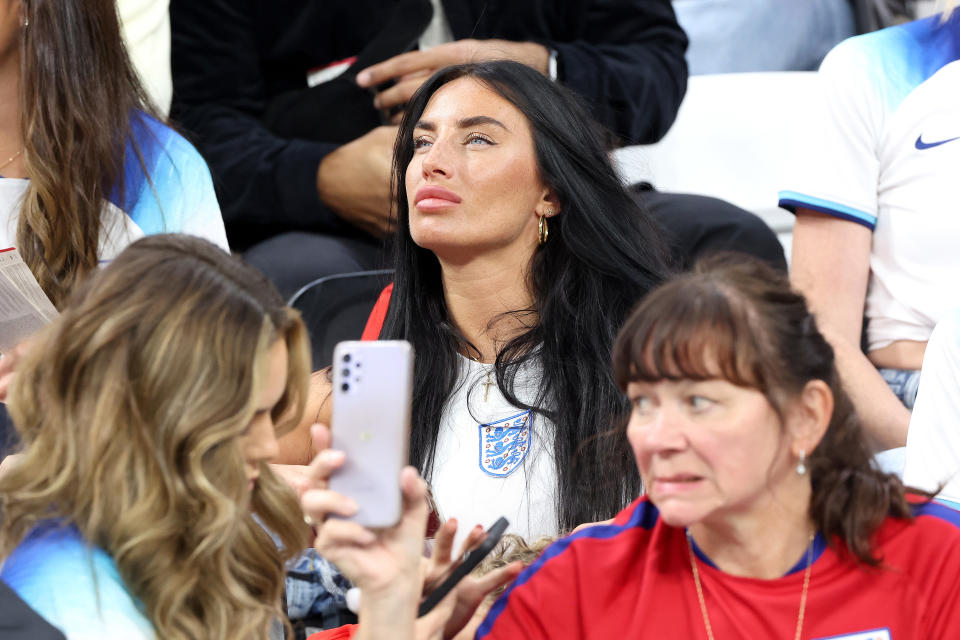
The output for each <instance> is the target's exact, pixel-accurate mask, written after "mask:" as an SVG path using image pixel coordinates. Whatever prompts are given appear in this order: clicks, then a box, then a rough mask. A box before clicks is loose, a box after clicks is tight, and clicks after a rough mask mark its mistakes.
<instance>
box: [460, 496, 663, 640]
mask: <svg viewBox="0 0 960 640" xmlns="http://www.w3.org/2000/svg"><path fill="white" fill-rule="evenodd" d="M659 517H660V512H659V511H658V510H657V508H656V507H655V506H654V505H653V503H651V502H650V501H649V500H642V501H640V502H639V503H638V504H637V506H636V507H635V508H634V510H633V513H632V514H631V515H630V519H629V520H627V522H625V523H624V524H622V525H613V524H606V525H597V526H594V527H587V528H586V529H583V530H582V531H578V532H577V533H574V534H571V535H569V536H567V537H565V538H561V539H560V540H557V541H556V542H554V543H553V544H552V545H550V546H549V547H547V549H546V551H544V552H543V553H542V554H541V555H540V557H539V558H537V559H536V560H535V561H534V562H533V564H531V565H530V566H529V567H527V568H526V569H524V570H523V573H521V574H520V575H519V576H517V579H516V580H514V581H513V584H511V585H510V587H509V588H508V589H507V590H506V591H504V593H503V595H502V596H500V597H499V598H498V599H497V601H496V602H494V603H493V606H492V607H490V611H489V612H488V613H487V617H486V619H485V620H484V621H483V623H482V624H481V625H480V626H479V627H478V628H477V635H476V636H475V638H476V640H481V639H482V638H483V637H485V636H486V635H488V634H489V633H490V632H491V631H492V630H493V625H494V624H496V622H497V618H498V617H500V614H501V613H503V610H504V609H506V608H507V601H508V600H509V599H510V594H511V593H512V592H513V590H514V589H516V588H517V587H521V586H523V585H524V584H526V583H527V581H529V580H530V579H531V578H533V576H534V574H536V573H537V571H539V570H540V569H541V567H543V565H544V564H546V563H547V562H549V561H550V560H553V559H554V558H556V557H557V556H559V555H561V554H562V553H563V552H564V551H566V550H567V549H568V548H569V547H570V545H571V544H573V543H574V542H576V541H578V540H586V539H608V538H614V537H616V536H618V535H620V534H621V533H623V532H624V531H628V530H630V529H634V528H636V527H640V528H642V529H646V530H648V531H649V530H650V529H652V528H653V527H654V525H655V524H656V523H657V519H658V518H659Z"/></svg>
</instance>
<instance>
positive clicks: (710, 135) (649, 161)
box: [614, 71, 819, 259]
mask: <svg viewBox="0 0 960 640" xmlns="http://www.w3.org/2000/svg"><path fill="white" fill-rule="evenodd" d="M818 87H819V84H818V81H817V74H816V72H813V71H809V72H808V71H795V72H769V73H730V74H718V75H703V76H692V77H691V78H690V80H689V83H688V85H687V94H686V97H685V98H684V100H683V104H681V106H680V111H679V113H678V115H677V120H676V122H675V123H674V124H673V127H671V129H670V131H669V132H668V133H667V135H666V136H665V137H664V138H663V140H661V141H660V142H658V143H656V144H652V145H643V146H633V147H625V148H623V149H618V150H617V151H616V152H615V153H614V160H615V161H616V163H617V165H618V167H619V170H620V172H621V175H622V176H623V178H624V180H626V181H627V182H630V183H633V182H638V181H641V180H645V181H647V182H650V183H651V184H653V185H654V186H655V187H656V188H657V189H659V190H660V191H673V192H678V193H695V194H701V195H708V196H714V197H717V198H721V199H723V200H726V201H728V202H731V203H733V204H735V205H737V206H740V207H742V208H744V209H746V210H748V211H751V212H753V213H756V214H757V215H759V216H760V217H761V218H763V220H764V221H765V222H766V223H767V224H768V225H770V227H771V228H772V229H773V230H774V231H775V232H776V233H777V234H778V236H779V237H780V241H781V242H782V243H784V246H785V248H786V250H787V251H788V252H789V249H790V233H791V229H792V228H793V216H792V215H791V214H790V213H788V212H786V211H784V210H783V209H780V208H779V207H778V206H777V193H778V192H779V191H780V190H781V189H784V188H787V187H788V186H789V185H790V184H791V183H792V181H791V180H790V176H791V175H792V174H794V173H795V172H797V171H799V170H800V169H801V168H802V167H803V163H804V162H807V161H809V160H810V158H808V157H806V156H808V155H809V153H808V152H806V151H805V149H806V148H807V146H806V144H805V138H806V136H805V135H804V133H803V131H804V127H805V126H807V123H808V122H809V121H810V116H809V110H810V106H811V105H812V104H813V100H814V99H815V97H816V92H817V91H818ZM788 259H789V253H788Z"/></svg>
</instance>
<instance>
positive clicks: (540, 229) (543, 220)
mask: <svg viewBox="0 0 960 640" xmlns="http://www.w3.org/2000/svg"><path fill="white" fill-rule="evenodd" d="M551 215H553V209H547V215H541V216H540V222H539V224H537V235H538V237H539V238H540V244H546V243H547V236H548V235H550V228H549V226H548V225H547V217H549V216H551Z"/></svg>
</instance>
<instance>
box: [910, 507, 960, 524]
mask: <svg viewBox="0 0 960 640" xmlns="http://www.w3.org/2000/svg"><path fill="white" fill-rule="evenodd" d="M953 504H956V503H950V502H949V501H946V500H933V501H932V502H927V503H922V504H914V505H912V507H913V515H914V517H915V518H919V517H920V516H933V517H934V518H939V519H940V520H945V521H946V522H949V523H950V524H952V525H953V526H955V527H960V511H957V510H956V509H955V508H951V507H950V506H947V505H953Z"/></svg>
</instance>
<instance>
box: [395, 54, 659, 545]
mask: <svg viewBox="0 0 960 640" xmlns="http://www.w3.org/2000/svg"><path fill="white" fill-rule="evenodd" d="M463 77H469V78H472V79H473V80H476V81H477V82H479V83H481V84H483V85H484V86H485V87H487V88H489V89H490V90H491V91H493V92H495V93H497V94H499V95H500V96H502V97H503V98H504V99H506V100H508V101H509V102H510V103H511V104H513V105H514V106H515V107H516V108H517V109H518V110H520V111H521V112H522V113H523V115H524V116H525V117H526V119H527V121H528V123H529V124H530V128H531V131H532V134H533V143H534V151H535V153H536V160H537V166H538V170H539V174H540V179H541V180H542V181H543V182H544V183H545V184H547V185H549V187H550V188H552V189H553V191H554V192H555V193H556V197H557V198H558V200H559V204H560V207H559V208H560V211H561V213H560V214H558V215H557V216H555V217H554V218H551V220H550V235H549V241H548V242H546V243H545V244H543V245H541V246H540V247H539V248H537V249H536V250H535V252H534V255H533V258H532V264H531V268H530V272H529V274H530V275H529V276H528V277H529V281H528V283H527V284H528V287H529V290H530V291H531V292H532V294H533V307H532V308H530V309H517V310H515V311H513V312H512V313H513V314H515V315H526V316H527V317H529V315H530V314H535V317H536V318H537V320H536V322H535V324H534V325H533V326H532V327H530V328H529V330H527V331H525V332H524V333H523V334H521V335H519V336H517V337H516V338H514V339H512V340H510V341H509V342H508V343H507V344H506V345H505V346H504V347H503V349H502V350H501V351H500V353H498V354H497V360H496V376H497V385H498V386H499V388H500V389H501V390H502V392H503V394H504V396H505V397H506V398H507V399H508V400H509V401H510V402H511V403H512V404H514V405H515V406H517V407H520V408H523V409H530V410H532V411H533V412H534V413H535V414H539V415H541V416H544V417H546V418H547V419H549V420H550V421H551V422H552V423H553V424H554V425H555V428H556V432H555V437H554V439H553V440H554V445H553V449H554V451H553V453H554V457H555V460H556V464H557V475H558V485H559V486H558V510H557V512H558V514H559V520H560V522H559V523H558V524H559V526H560V527H561V528H562V529H565V528H570V527H572V526H575V525H577V524H580V523H582V522H588V521H595V520H599V519H604V518H609V517H611V516H612V515H613V514H614V513H616V511H618V510H619V509H620V508H622V507H623V506H624V505H625V504H626V503H627V502H628V501H629V500H631V499H632V498H633V497H634V496H635V495H636V494H637V492H638V491H639V490H640V480H639V474H638V473H637V471H636V465H635V464H634V463H633V458H632V456H631V454H630V449H629V447H628V445H627V442H626V439H625V437H624V435H623V434H622V433H620V432H615V435H610V436H606V437H598V434H602V433H606V432H610V430H611V427H614V426H616V425H618V424H619V423H620V422H622V421H623V420H625V418H626V416H627V415H628V414H629V408H628V406H627V403H626V401H625V400H624V398H623V397H622V395H621V394H620V393H619V392H618V390H617V388H616V385H615V383H614V381H613V376H612V375H611V373H610V366H609V354H610V347H611V345H612V344H613V340H614V337H615V336H616V331H617V328H618V327H619V326H620V324H621V323H622V322H623V320H624V318H626V315H627V313H628V312H629V310H630V308H631V307H632V306H633V305H634V304H635V303H636V301H637V300H638V299H639V298H640V297H642V296H643V295H644V294H645V293H646V292H647V291H649V290H651V289H652V288H653V287H655V286H656V285H657V284H659V283H660V282H661V281H662V279H663V277H664V275H665V272H666V267H665V266H664V265H665V258H664V256H665V255H666V252H665V250H664V248H663V244H662V240H661V232H660V230H659V228H658V226H657V225H656V223H655V221H654V220H653V219H652V218H651V216H650V215H649V214H648V213H646V211H644V210H643V209H641V208H640V206H639V205H638V204H637V203H636V202H635V201H634V200H633V198H632V197H631V195H630V194H629V193H628V192H627V191H626V190H625V189H624V187H623V185H622V183H621V182H620V179H619V177H618V176H617V174H616V172H615V171H614V169H613V167H612V165H611V163H610V159H609V157H608V155H607V152H606V149H605V148H604V140H605V136H604V133H603V131H602V130H601V128H600V127H599V126H598V125H596V124H595V123H594V122H593V121H592V120H591V118H590V117H589V116H588V115H587V112H586V110H585V109H584V108H583V107H582V106H581V104H580V103H579V102H578V100H577V99H575V98H574V97H573V95H572V94H571V93H570V92H568V91H567V90H565V89H563V88H562V87H560V86H558V85H556V84H555V83H553V82H550V81H549V80H548V79H546V78H544V77H543V76H542V75H541V74H539V73H538V72H536V71H535V70H533V69H531V68H530V67H527V66H525V65H522V64H519V63H515V62H507V61H498V62H486V63H480V64H465V65H458V66H454V67H448V68H446V69H442V70H440V71H439V72H437V73H436V74H435V75H434V76H433V77H432V78H430V79H429V80H427V82H426V83H424V85H423V86H422V87H421V88H420V89H419V91H418V92H417V93H416V94H415V95H414V97H413V98H412V99H411V101H410V103H409V104H408V107H407V110H406V113H405V115H404V118H403V122H402V123H401V125H400V133H399V135H398V138H397V144H396V148H395V150H394V159H393V180H394V185H395V188H396V193H397V212H396V213H397V222H398V225H397V234H396V237H395V243H396V246H395V253H394V259H395V268H396V274H395V280H394V289H393V295H392V299H391V302H390V308H389V312H388V314H387V318H386V321H385V326H384V332H383V333H384V337H387V338H393V339H397V338H404V339H407V340H410V341H411V342H412V343H413V344H414V346H415V347H416V350H417V358H416V364H415V378H414V403H413V430H412V435H411V449H410V450H411V462H412V464H414V465H416V466H417V467H419V468H420V469H421V470H423V473H424V475H425V477H427V479H428V480H429V477H430V472H431V464H432V460H433V455H434V452H435V448H436V442H437V435H438V432H439V426H440V418H441V415H442V413H443V410H444V406H445V404H446V402H447V399H448V397H449V396H450V394H451V393H452V391H453V389H454V387H455V385H456V383H457V371H458V366H457V354H458V353H465V354H470V353H477V352H476V349H475V348H474V347H473V346H472V345H470V344H468V343H467V341H466V340H465V338H464V337H463V335H462V334H461V333H460V331H459V330H458V329H457V327H456V326H454V325H453V323H452V322H451V321H450V319H449V318H448V317H447V310H446V304H445V302H444V296H443V289H442V286H441V280H440V266H439V263H438V261H437V259H436V257H435V256H434V255H433V253H432V252H430V251H428V250H426V249H423V248H421V247H418V246H417V245H416V244H415V243H414V242H413V240H412V239H411V238H410V227H409V215H408V214H409V211H408V206H407V193H406V188H405V185H404V175H405V172H406V168H407V165H408V164H409V162H410V160H411V157H412V155H413V128H414V124H415V123H416V122H417V121H418V120H419V118H420V116H421V114H422V113H423V110H424V108H425V107H426V104H427V102H428V101H429V99H430V97H431V96H432V95H433V94H434V93H435V92H436V91H437V90H438V89H439V88H440V87H441V86H443V85H445V84H447V83H448V82H451V81H453V80H456V79H458V78H463ZM527 322H529V321H528V320H527ZM531 360H538V361H539V366H540V370H541V371H542V377H541V379H540V381H539V388H538V392H537V396H536V399H535V401H534V402H533V403H532V404H526V403H524V402H522V401H521V400H519V399H518V398H517V397H516V395H515V394H514V379H515V376H516V374H517V371H518V370H519V368H520V367H521V366H522V365H523V364H524V363H526V362H528V361H531Z"/></svg>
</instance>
